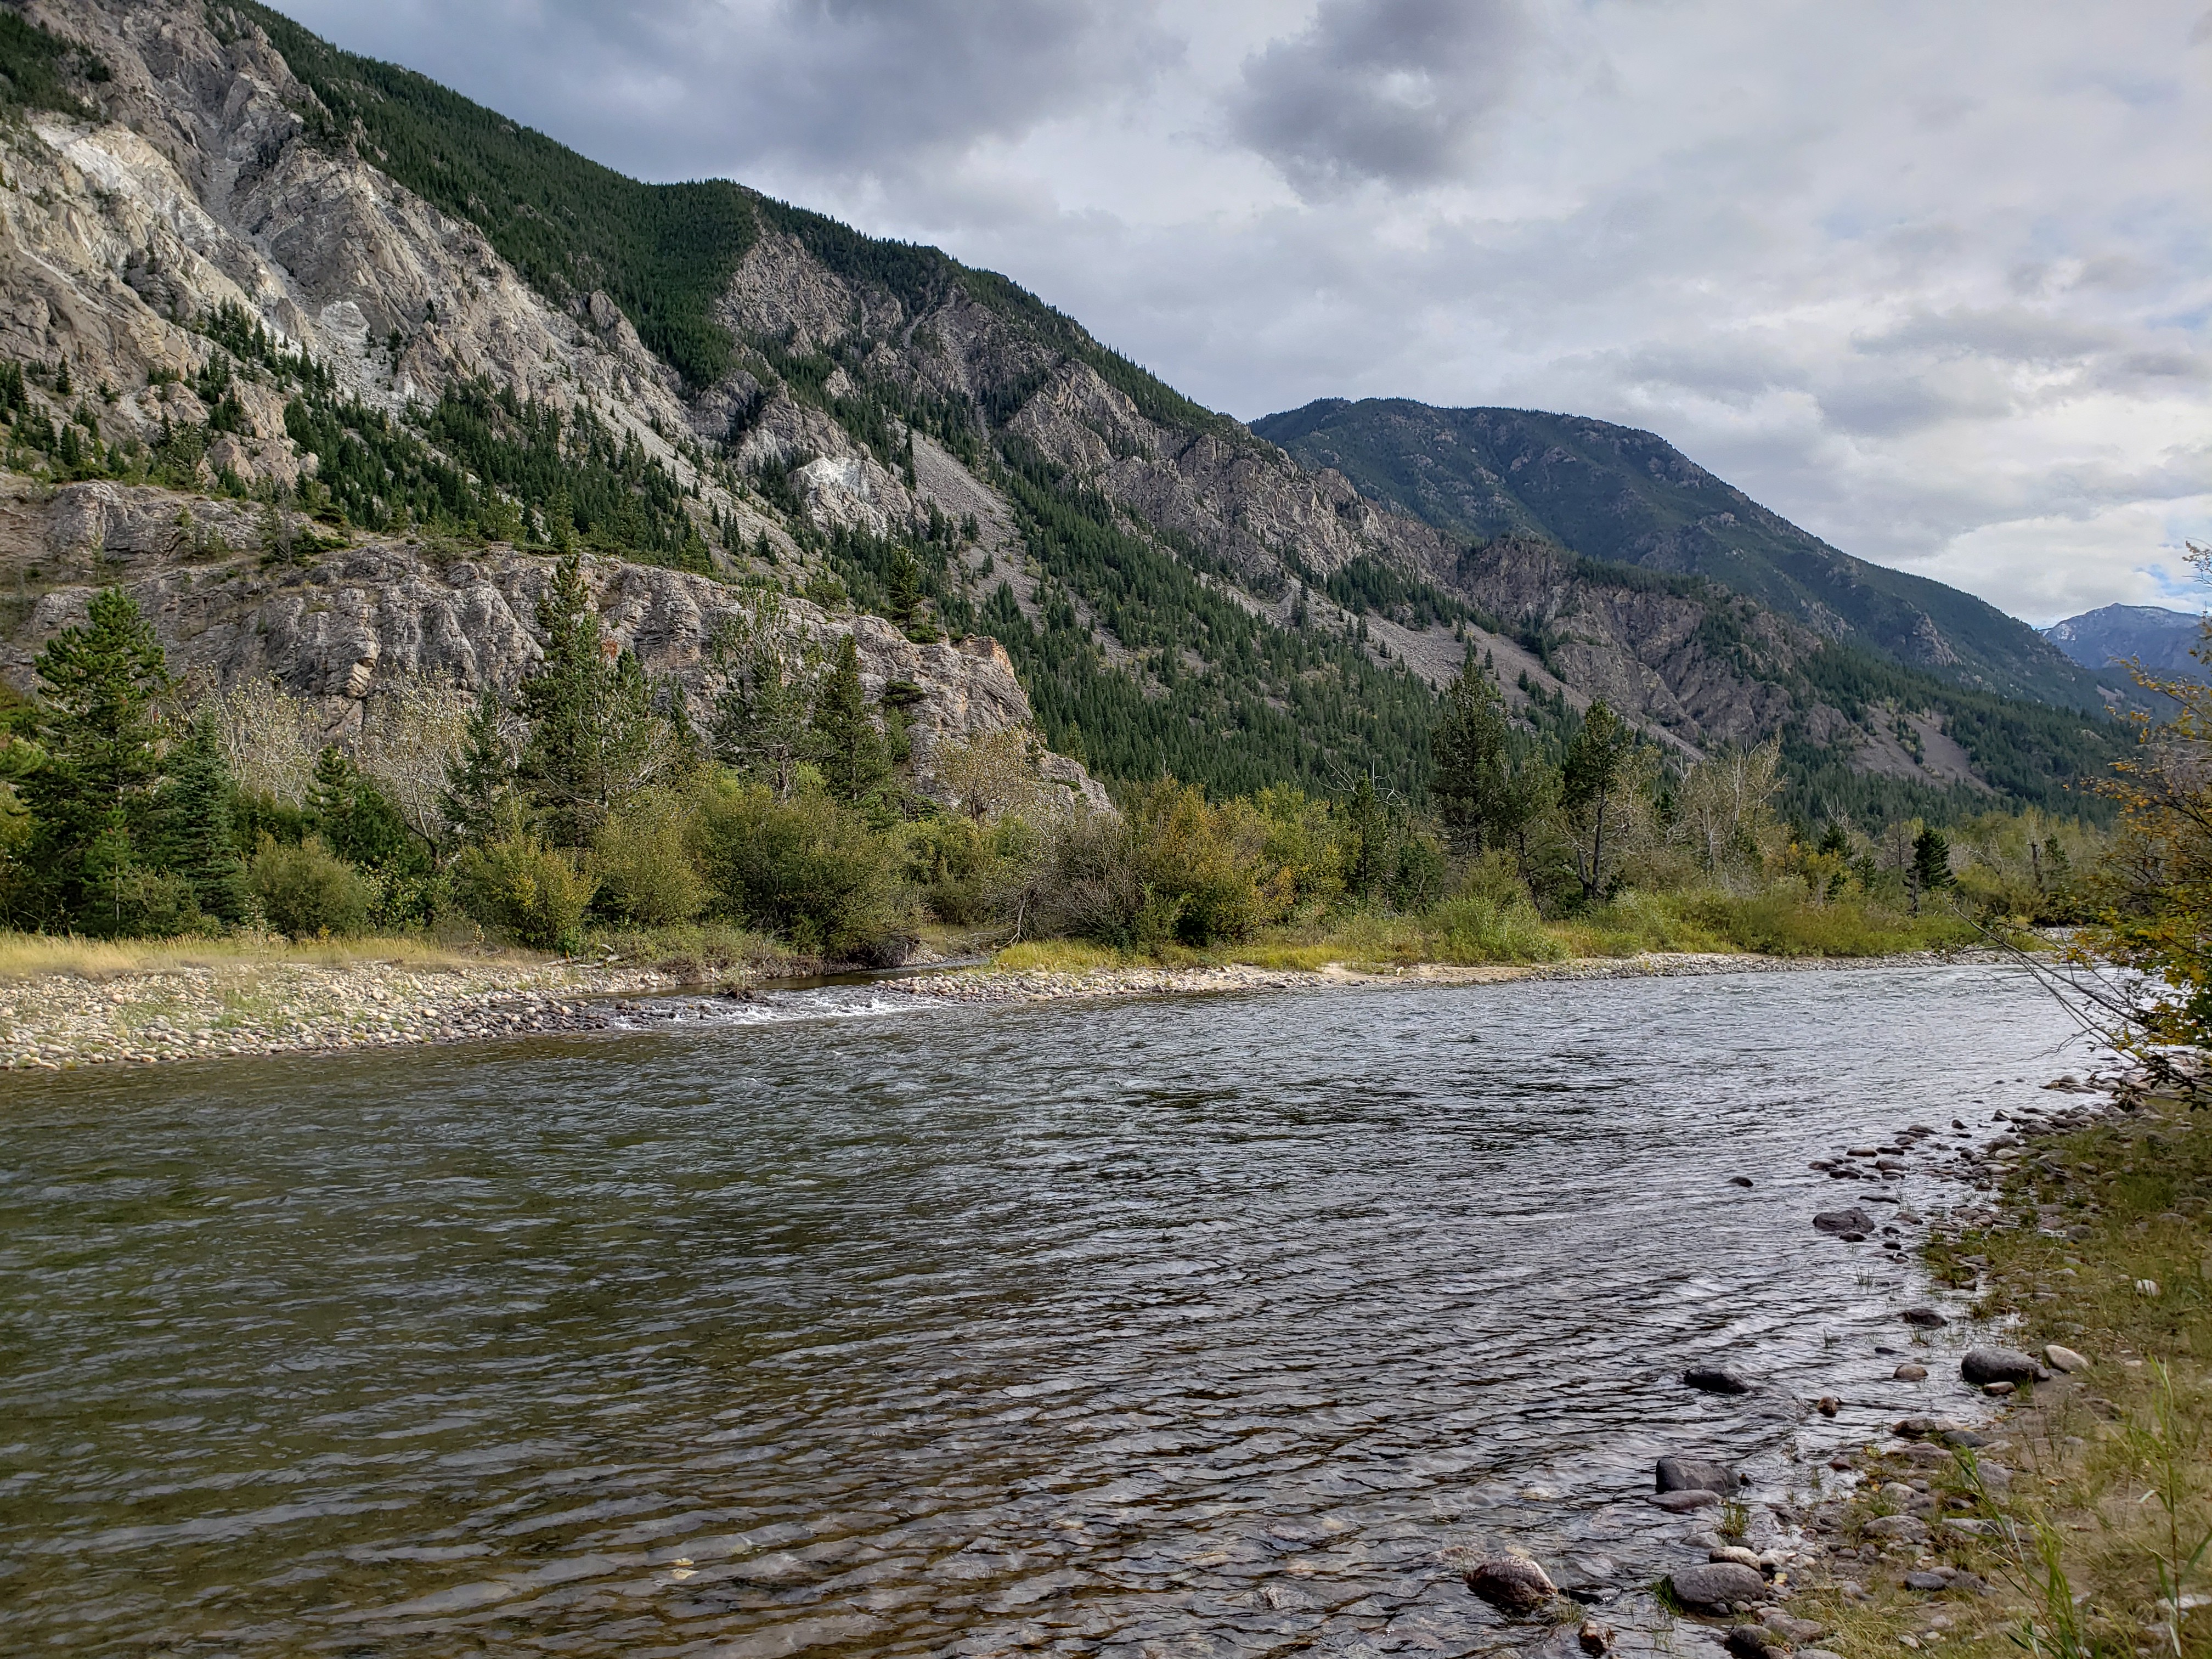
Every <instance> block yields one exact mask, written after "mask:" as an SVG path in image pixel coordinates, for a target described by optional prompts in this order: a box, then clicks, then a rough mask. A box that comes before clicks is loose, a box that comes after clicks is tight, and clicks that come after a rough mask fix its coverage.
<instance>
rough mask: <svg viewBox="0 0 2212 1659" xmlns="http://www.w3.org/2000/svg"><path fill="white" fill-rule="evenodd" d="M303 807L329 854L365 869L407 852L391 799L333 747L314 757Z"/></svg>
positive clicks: (403, 823) (404, 826)
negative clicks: (312, 774)
mask: <svg viewBox="0 0 2212 1659" xmlns="http://www.w3.org/2000/svg"><path fill="white" fill-rule="evenodd" d="M307 811H308V815H309V816H310V817H312V818H313V820H314V823H315V826H316V828H317V829H319V831H320V832H321V835H322V837H323V841H324V842H325V845H327V846H328V847H329V848H330V849H331V851H332V852H333V853H336V854H337V855H338V856H339V857H340V858H342V859H348V860H351V861H352V862H353V863H355V864H358V865H360V866H362V867H363V868H364V869H375V868H380V867H381V866H385V865H388V864H391V863H392V862H393V861H394V860H398V859H399V858H401V857H402V856H403V855H404V854H406V853H408V852H409V851H410V850H411V848H410V842H409V838H408V833H407V823H406V820H405V819H404V818H403V817H401V816H400V813H399V809H398V807H397V806H395V805H393V804H392V798H391V797H390V796H389V795H387V794H386V793H385V792H384V789H383V787H381V786H380V784H379V783H378V782H377V781H376V780H375V779H374V778H373V777H370V776H369V775H368V774H366V773H364V772H363V771H362V769H361V768H360V767H359V766H358V765H356V763H355V762H354V758H353V757H352V756H350V755H349V754H347V753H346V751H345V750H343V749H341V748H339V747H338V746H337V744H325V746H324V748H323V751H322V753H321V754H319V755H318V756H317V757H315V775H314V779H313V781H312V782H311V783H309V784H308V786H307Z"/></svg>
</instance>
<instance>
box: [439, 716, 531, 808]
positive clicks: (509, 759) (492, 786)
mask: <svg viewBox="0 0 2212 1659" xmlns="http://www.w3.org/2000/svg"><path fill="white" fill-rule="evenodd" d="M506 712H507V711H506V706H505V705H504V704H503V703H501V701H500V696H499V693H498V692H497V691H495V690H493V689H492V688H491V687H490V686H489V685H487V686H486V687H484V689H483V696H480V697H478V698H477V707H476V712H475V713H474V714H471V715H470V716H469V726H468V736H467V738H465V741H464V742H463V744H462V745H461V751H460V753H459V755H457V756H455V757H453V761H452V762H451V763H449V764H448V765H447V768H446V793H445V796H444V798H443V799H441V802H440V803H439V805H440V807H441V810H442V811H444V813H445V817H446V822H447V823H449V824H451V825H453V829H454V831H455V833H456V834H458V835H459V836H460V838H461V839H462V840H463V841H464V842H468V843H469V844H471V846H475V845H480V844H482V843H483V842H486V841H488V840H489V839H490V838H491V836H492V833H493V829H494V826H495V825H496V824H498V823H500V822H501V820H502V819H503V818H504V817H507V802H508V800H509V799H510V798H511V797H512V796H513V793H514V759H513V756H512V755H510V754H509V753H508V752H507V732H506V720H505V716H506Z"/></svg>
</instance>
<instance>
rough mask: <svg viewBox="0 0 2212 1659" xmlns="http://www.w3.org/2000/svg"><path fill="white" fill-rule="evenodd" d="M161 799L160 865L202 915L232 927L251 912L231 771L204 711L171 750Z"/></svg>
mask: <svg viewBox="0 0 2212 1659" xmlns="http://www.w3.org/2000/svg"><path fill="white" fill-rule="evenodd" d="M165 769H166V770H167V774H168V779H167V783H166V784H165V785H164V787H163V788H162V790H161V808H160V820H161V823H160V835H159V837H158V839H157V841H156V842H155V848H156V852H157V854H158V856H159V858H160V860H161V864H162V866H164V867H165V868H166V869H167V870H168V871H169V872H170V873H171V874H173V875H175V876H178V877H179V878H182V879H183V881H184V882H185V884H186V885H187V886H188V887H189V888H190V890H191V895H192V899H193V902H195V903H197V905H198V906H199V908H200V913H201V914H202V915H207V916H212V917H214V918H215V919H216V921H222V922H224V923H227V924H228V925H229V926H231V927H236V926H238V924H239V923H240V922H242V921H245V920H246V917H247V916H248V915H251V914H252V909H253V901H252V896H251V895H250V894H249V893H248V891H247V890H246V866H245V863H244V861H243V860H240V857H239V855H238V836H237V832H236V828H235V825H234V823H233V820H232V817H231V794H232V789H231V781H230V768H229V766H228V763H226V762H225V761H224V760H223V757H222V743H221V741H220V740H219V739H218V738H217V737H216V729H215V720H214V717H213V715H212V714H209V713H207V712H205V711H203V712H202V713H201V714H200V715H199V717H198V718H197V720H194V721H193V722H192V724H191V728H190V730H189V731H187V732H186V733H185V739H184V741H183V742H182V743H180V744H178V745H177V746H176V747H175V748H174V749H173V750H170V752H169V755H168V757H167V763H166V767H165Z"/></svg>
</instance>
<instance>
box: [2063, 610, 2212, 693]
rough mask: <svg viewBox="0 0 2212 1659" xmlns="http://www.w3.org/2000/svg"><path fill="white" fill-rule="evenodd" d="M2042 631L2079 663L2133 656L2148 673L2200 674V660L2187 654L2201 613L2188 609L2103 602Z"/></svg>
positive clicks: (2102, 663)
mask: <svg viewBox="0 0 2212 1659" xmlns="http://www.w3.org/2000/svg"><path fill="white" fill-rule="evenodd" d="M2043 637H2044V638H2045V639H2047V640H2049V641H2051V644H2053V645H2055V646H2057V647H2058V648H2059V649H2060V650H2061V651H2063V652H2064V653H2066V654H2067V655H2068V656H2069V657H2070V658H2072V659H2074V660H2075V662H2077V663H2080V664H2081V665H2082V666H2083V667H2085V668H2090V669H2101V668H2106V667H2107V666H2109V665H2112V664H2114V663H2122V662H2127V661H2130V660H2133V661H2136V662H2140V663H2141V664H2142V665H2143V666H2144V667H2145V668H2148V669H2149V670H2150V671H2152V672H2153V673H2154V674H2166V675H2176V674H2178V675H2182V676H2185V678H2190V679H2203V678H2204V673H2205V668H2204V665H2203V663H2201V662H2199V661H2198V660H2197V659H2196V658H2195V657H2194V656H2193V655H2191V653H2192V652H2194V651H2195V650H2196V649H2197V647H2198V646H2199V645H2200V644H2202V643H2203V638H2204V618H2203V617H2201V616H2199V615H2197V613H2196V612H2194V611H2168V610H2166V609H2164V608H2163V607H2162V606H2159V605H2106V606H2105V607H2104V608H2103V609H2101V610H2098V611H2083V612H2082V613H2081V615H2080V616H2078V617H2068V618H2067V619H2066V620H2065V621H2064V622H2062V623H2051V626H2050V627H2048V628H2046V629H2044V630H2043Z"/></svg>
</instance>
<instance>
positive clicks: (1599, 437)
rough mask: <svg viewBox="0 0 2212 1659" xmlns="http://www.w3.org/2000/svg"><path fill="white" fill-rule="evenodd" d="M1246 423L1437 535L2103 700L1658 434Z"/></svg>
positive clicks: (1537, 425) (1989, 685)
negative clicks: (1560, 559)
mask: <svg viewBox="0 0 2212 1659" xmlns="http://www.w3.org/2000/svg"><path fill="white" fill-rule="evenodd" d="M1253 430H1254V431H1255V432H1257V433H1259V434H1260V435H1262V436H1264V437H1267V438H1271V439H1273V441H1276V442H1277V443H1279V444H1281V445H1283V446H1284V447H1285V448H1286V449H1288V450H1289V451H1290V452H1291V453H1292V454H1293V455H1296V456H1297V458H1298V459H1300V460H1303V461H1304V462H1305V463H1306V464H1307V465H1310V466H1316V467H1334V468H1335V469H1336V470H1338V471H1341V472H1342V473H1344V474H1345V476H1346V477H1348V478H1350V479H1351V480H1352V483H1355V484H1357V485H1358V487H1359V488H1360V489H1361V490H1362V491H1363V492H1364V493H1365V494H1367V495H1371V496H1373V497H1375V498H1376V500H1378V501H1388V502H1389V503H1391V504H1392V505H1394V506H1396V507H1401V508H1402V509H1404V510H1405V511H1407V512H1408V513H1414V514H1416V515H1418V516H1419V517H1420V518H1421V519H1423V520H1425V521H1426V522H1428V523H1430V524H1431V525H1434V526H1437V528H1439V529H1441V530H1443V531H1445V532H1448V533H1450V534H1454V535H1459V536H1465V537H1474V538H1488V537H1492V536H1503V535H1511V534H1516V533H1518V534H1533V535H1540V536H1547V537H1549V538H1552V539H1553V540H1555V541H1558V542H1559V543H1560V544H1562V545H1564V546H1567V547H1571V548H1572V549H1574V550H1576V551H1577V552H1579V553H1583V554H1586V555H1588V556H1589V557H1592V558H1596V559H1606V560H1613V561H1618V562H1621V563H1626V564H1635V565H1641V566H1643V567H1644V568H1647V569H1652V570H1667V571H1674V572H1680V573H1682V574H1692V575H1699V576H1705V577H1709V578H1711V580H1714V581H1717V582H1721V583H1723V584H1724V585H1725V586H1728V587H1729V589H1731V590H1732V591H1734V592H1737V593H1741V594H1742V595H1744V596H1745V597H1746V598H1748V599H1757V600H1759V602H1760V603H1761V604H1763V605H1770V606H1771V607H1772V608H1774V609H1775V610H1777V611H1780V612H1782V614H1784V616H1789V617H1796V618H1797V619H1798V620H1799V621H1801V622H1803V623H1806V624H1807V625H1808V627H1810V628H1813V629H1815V630H1816V631H1818V632H1819V633H1821V634H1823V635H1826V636H1828V637H1829V638H1832V639H1835V640H1839V641H1845V642H1848V643H1850V644H1854V645H1857V646H1861V647H1864V648H1865V649H1867V650H1869V651H1871V652H1873V653H1875V654H1876V655H1877V656H1882V657H1887V658H1888V659H1890V660H1892V661H1893V662H1896V663H1899V664H1902V665H1905V666H1907V667H1912V668H1919V669H1923V670H1925V671H1928V672H1929V673H1931V674H1934V675H1936V677H1938V678H1942V679H1947V680H1950V681H1952V682H1954V684H1960V685H1964V686H1969V687H1972V688H1973V689H1975V690H1984V691H1994V692H1996V693H1998V694H2000V695H2002V696H2017V697H2030V698H2034V699H2037V700H2039V701H2042V702H2052V703H2059V704H2063V705H2067V706H2070V707H2074V708H2085V709H2096V708H2102V707H2103V706H2104V705H2105V702H2106V700H2107V699H2106V696H2105V694H2106V691H2107V690H2109V689H2110V687H2109V685H2108V684H2106V683H2105V682H2108V681H2109V678H2110V677H2108V676H2107V677H2103V678H2102V680H2100V677H2099V676H2098V675H2097V674H2096V673H2094V672H2093V671H2088V670H2085V669H2084V668H2083V666H2082V665H2080V664H2078V663H2075V662H2072V661H2069V660H2068V659H2067V657H2066V656H2065V654H2064V653H2062V652H2060V651H2058V650H2057V649H2055V648H2054V647H2052V646H2051V644H2050V643H2049V642H2048V641H2045V640H2044V639H2042V638H2041V637H2040V636H2039V635H2037V633H2036V632H2035V630H2034V629H2032V628H2030V627H2028V626H2027V623H2022V622H2020V621H2018V620H2016V619H2015V618H2014V617H2008V616H2006V615H2005V614H2004V613H2003V612H2002V611H1999V610H1997V609H1996V606H1994V605H1989V604H1986V603H1984V601H1982V600H1980V599H1976V598H1974V597H1973V596H1972V594H1970V593H1963V592H1960V591H1959V590H1958V589H1956V588H1954V587H1947V586H1944V585H1943V584H1942V583H1941V582H1936V581H1930V580H1928V579H1927V578H1925V577H1923V576H1913V575H1908V574H1905V572H1903V571H1899V570H1891V569H1887V568H1884V567H1882V566H1881V565H1875V564H1869V563H1868V562H1866V561H1864V560H1863V559H1855V558H1853V557H1851V556H1850V555H1849V554H1847V553H1844V552H1841V551H1839V550H1837V549H1835V548H1833V547H1831V546H1829V545H1828V544H1827V543H1826V542H1824V541H1822V540H1820V538H1818V537H1817V536H1814V535H1812V534H1810V533H1809V532H1806V531H1803V530H1801V529H1799V528H1798V527H1797V526H1796V525H1793V524H1791V523H1790V521H1789V520H1786V519H1784V518H1783V517H1782V516H1781V515H1780V514H1778V513H1773V512H1771V511H1769V510H1768V509H1767V508H1765V507H1761V506H1760V505H1759V503H1758V502H1757V501H1753V500H1752V499H1751V497H1750V496H1748V495H1745V494H1744V493H1743V492H1742V491H1741V490H1740V489H1736V488H1735V487H1734V486H1733V485H1731V484H1729V483H1725V482H1723V480H1721V479H1719V478H1717V477H1714V476H1713V475H1712V474H1711V473H1710V472H1708V471H1705V469H1704V468H1703V467H1701V466H1699V465H1697V464H1696V463H1695V462H1693V461H1692V460H1690V459H1689V458H1688V457H1686V456H1685V455H1684V454H1682V453H1681V452H1680V451H1679V450H1677V449H1676V448H1674V446H1673V445H1671V444H1669V443H1668V442H1667V441H1665V440H1664V439H1662V438H1660V437H1658V436H1656V435H1654V434H1652V433H1649V432H1639V431H1638V430H1636V429H1635V428H1631V427H1624V426H1614V425H1613V424H1611V423H1610V422H1605V421H1595V420H1590V419H1588V418H1586V417H1584V416H1577V415H1548V414H1544V413H1541V412H1540V411H1537V410H1521V409H1436V408H1431V406H1430V405H1428V404H1419V403H1414V402H1413V401H1412V400H1410V399H1408V398H1364V399H1362V400H1361V401H1359V402H1358V403H1352V402H1349V401H1347V400H1346V399H1344V398H1323V399H1322V400H1320V401H1318V402H1316V403H1311V404H1307V405H1306V406H1305V407H1304V408H1303V409H1297V410H1289V411H1287V412H1285V413H1283V414H1279V415H1270V416H1266V417H1265V418H1264V419H1261V420H1260V421H1256V422H1254V423H1253Z"/></svg>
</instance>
